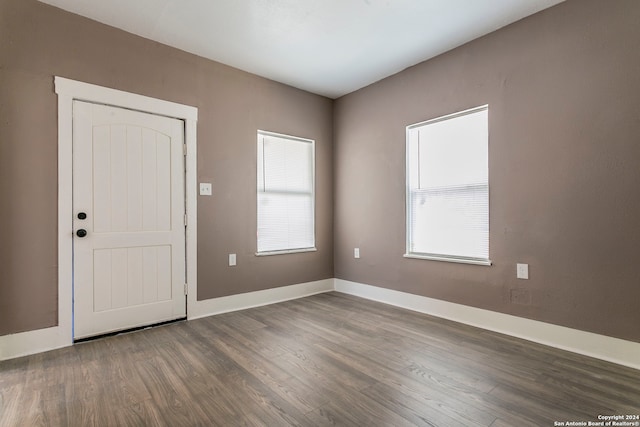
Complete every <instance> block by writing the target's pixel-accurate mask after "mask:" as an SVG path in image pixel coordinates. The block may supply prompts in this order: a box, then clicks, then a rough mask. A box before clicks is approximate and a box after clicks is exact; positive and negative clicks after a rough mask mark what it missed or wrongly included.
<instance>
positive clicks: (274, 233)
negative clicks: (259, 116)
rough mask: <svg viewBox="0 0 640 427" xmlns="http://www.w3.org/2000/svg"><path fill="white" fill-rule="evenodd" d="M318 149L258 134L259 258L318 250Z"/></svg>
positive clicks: (292, 139)
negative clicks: (315, 167)
mask: <svg viewBox="0 0 640 427" xmlns="http://www.w3.org/2000/svg"><path fill="white" fill-rule="evenodd" d="M314 146H315V142H314V141H312V140H310V139H304V138H297V137H293V136H287V135H279V134H275V133H271V132H264V131H258V252H257V255H271V254H278V253H289V252H304V251H312V250H315V231H314V199H315V197H314V188H315V186H314V176H315V173H314V148H315V147H314Z"/></svg>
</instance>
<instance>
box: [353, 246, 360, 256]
mask: <svg viewBox="0 0 640 427" xmlns="http://www.w3.org/2000/svg"><path fill="white" fill-rule="evenodd" d="M353 257H354V258H360V248H353Z"/></svg>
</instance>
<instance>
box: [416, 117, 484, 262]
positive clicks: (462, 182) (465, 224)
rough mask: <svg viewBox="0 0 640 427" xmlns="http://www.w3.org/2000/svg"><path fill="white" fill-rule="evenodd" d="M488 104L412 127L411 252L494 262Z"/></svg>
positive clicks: (423, 255)
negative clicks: (490, 259) (492, 259)
mask: <svg viewBox="0 0 640 427" xmlns="http://www.w3.org/2000/svg"><path fill="white" fill-rule="evenodd" d="M488 151H489V150H488V106H482V107H478V108H474V109H471V110H466V111H463V112H460V113H456V114H451V115H448V116H444V117H440V118H437V119H433V120H429V121H426V122H423V123H418V124H415V125H412V126H409V127H407V256H411V255H414V256H418V257H424V258H435V259H443V260H448V261H460V262H477V263H479V264H488V263H490V262H489V168H488Z"/></svg>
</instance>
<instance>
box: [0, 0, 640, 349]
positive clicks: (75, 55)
mask: <svg viewBox="0 0 640 427" xmlns="http://www.w3.org/2000/svg"><path fill="white" fill-rule="evenodd" d="M638 22H640V2H637V1H635V0H613V1H607V2H605V1H601V0H569V1H567V2H565V3H562V4H560V5H558V6H556V7H553V8H551V9H548V10H546V11H543V12H541V13H539V14H536V15H534V16H532V17H529V18H526V19H524V20H522V21H520V22H517V23H515V24H513V25H511V26H509V27H506V28H504V29H502V30H499V31H497V32H495V33H492V34H490V35H488V36H486V37H483V38H481V39H479V40H475V41H473V42H471V43H468V44H467V45H465V46H462V47H460V48H458V49H455V50H454V51H451V52H449V53H446V54H444V55H441V56H439V57H437V58H435V59H433V60H430V61H427V62H424V63H422V64H419V65H417V66H415V67H412V68H410V69H407V70H405V71H403V72H401V73H399V74H397V75H395V76H392V77H390V78H387V79H385V80H382V81H380V82H378V83H376V84H374V85H371V86H369V87H367V88H364V89H362V90H360V91H357V92H355V93H353V94H350V95H347V96H345V97H342V98H340V99H339V100H337V101H336V102H335V103H333V102H332V101H331V100H329V99H326V98H322V97H319V96H315V95H312V94H309V93H306V92H303V91H300V90H297V89H294V88H291V87H287V86H285V85H281V84H278V83H275V82H272V81H269V80H265V79H262V78H259V77H256V76H253V75H251V74H248V73H244V72H242V71H238V70H236V69H233V68H230V67H227V66H224V65H221V64H218V63H215V62H211V61H208V60H205V59H203V58H200V57H197V56H194V55H190V54H187V53H185V52H181V51H179V50H176V49H172V48H169V47H166V46H163V45H160V44H158V43H154V42H151V41H149V40H145V39H142V38H139V37H136V36H133V35H131V34H128V33H125V32H122V31H119V30H116V29H113V28H110V27H107V26H104V25H101V24H98V23H95V22H93V21H90V20H87V19H84V18H81V17H79V16H76V15H73V14H69V13H66V12H63V11H61V10H59V9H55V8H52V7H50V6H46V5H43V4H41V3H38V2H36V1H35V0H0V41H1V42H0V197H1V199H2V200H3V204H2V208H1V209H0V335H3V334H7V333H14V332H20V331H26V330H33V329H38V328H42V327H47V326H52V325H55V324H56V323H57V311H56V310H57V294H56V293H57V286H58V284H57V229H56V224H57V217H56V215H57V194H56V192H57V169H56V167H57V166H56V156H57V133H56V132H57V119H56V117H57V116H56V110H57V105H56V96H55V94H54V90H53V76H54V75H61V76H64V77H68V78H72V79H77V80H81V81H87V82H90V83H95V84H99V85H103V86H108V87H114V88H117V89H121V90H125V91H130V92H134V93H141V94H143V95H148V96H152V97H156V98H162V99H167V100H170V101H175V102H180V103H184V104H189V105H194V106H197V107H198V108H199V113H200V115H199V119H200V120H199V123H198V179H199V180H200V181H212V182H213V184H214V196H213V197H211V198H202V197H200V198H199V211H198V216H199V222H198V263H199V265H198V267H199V277H198V282H199V289H198V298H199V299H208V298H214V297H219V296H224V295H230V294H235V293H241V292H247V291H254V290H260V289H266V288H271V287H274V286H282V285H287V284H292V283H301V282H306V281H312V280H318V279H324V278H330V277H333V276H334V275H335V276H336V277H338V278H342V279H347V280H353V281H357V282H363V283H368V284H372V285H377V286H382V287H386V288H390V289H396V290H400V291H404V292H409V293H413V294H416V295H424V296H429V297H433V298H438V299H442V300H446V301H452V302H456V303H460V304H466V305H470V306H474V307H480V308H485V309H489V310H494V311H498V312H503V313H509V314H514V315H517V316H521V317H526V318H531V319H537V320H541V321H545V322H549V323H554V324H558V325H564V326H569V327H573V328H577V329H582V330H586V331H592V332H596V333H601V334H605V335H609V336H614V337H620V338H624V339H629V340H632V341H640V330H639V329H638V327H637V326H638V324H640V310H638V308H637V301H640V269H639V268H638V267H637V263H638V259H640V247H639V246H640V227H638V225H637V222H638V219H639V218H640V198H639V197H638V189H639V188H640V167H638V160H639V159H640V143H639V138H640V78H638V76H640V55H638V46H640V26H638V25H637V23H638ZM485 103H488V104H489V105H490V147H489V151H490V153H489V161H490V172H489V173H490V191H491V196H490V197H491V212H490V215H491V219H490V220H491V235H490V239H491V240H490V256H491V259H492V260H493V263H494V264H493V266H491V267H481V266H470V265H461V264H451V263H442V262H435V261H424V260H415V259H405V258H402V254H403V253H404V245H405V243H404V242H405V212H404V194H405V193H404V192H405V180H404V177H405V169H404V168H405V165H404V145H405V140H404V129H405V126H407V125H408V124H412V123H415V122H418V121H422V120H425V119H429V118H432V117H437V116H440V115H443V114H447V113H451V112H455V111H459V110H463V109H466V108H469V107H473V106H477V105H481V104H485ZM257 129H265V130H271V131H276V132H283V133H287V134H293V135H299V136H302V137H307V138H314V139H315V140H316V150H317V153H316V161H317V165H316V174H317V176H316V180H317V203H316V215H317V218H316V219H317V221H316V227H317V230H316V236H317V246H318V249H319V250H318V252H315V253H304V254H295V255H287V256H276V257H255V256H254V251H255V245H256V242H255V226H256V217H255V210H256V207H255V203H256V202H255V181H256V180H255V132H256V130H257ZM332 132H333V133H332ZM332 139H333V141H334V142H333V144H334V145H332ZM334 217H335V230H334ZM334 243H335V245H334ZM354 247H359V248H360V249H361V259H359V260H355V259H353V248H354ZM334 249H335V254H334ZM228 253H237V254H238V266H237V267H234V268H230V267H228V266H227V265H226V263H227V254H228ZM334 255H335V256H334ZM516 262H526V263H529V264H530V277H531V278H530V280H528V281H522V280H517V279H516V278H515V263H516ZM334 264H335V265H334ZM334 267H335V268H334ZM512 295H518V297H517V298H512ZM512 299H513V300H512Z"/></svg>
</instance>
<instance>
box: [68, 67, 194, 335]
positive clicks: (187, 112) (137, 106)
mask: <svg viewBox="0 0 640 427" xmlns="http://www.w3.org/2000/svg"><path fill="white" fill-rule="evenodd" d="M55 90H56V93H57V94H58V326H57V328H56V329H57V335H58V339H59V341H58V343H59V344H60V345H65V344H66V345H70V344H72V343H73V168H72V166H73V157H72V153H73V149H72V148H73V126H72V121H73V101H74V100H78V101H87V102H93V103H96V104H105V105H111V106H114V107H120V108H126V109H130V110H138V111H142V112H146V113H152V114H157V115H161V116H167V117H172V118H176V119H180V120H183V121H184V123H185V138H184V140H185V144H186V146H187V155H186V164H185V168H186V181H185V182H186V186H185V198H186V201H185V202H186V205H185V206H186V214H187V229H186V273H187V291H188V292H187V294H188V295H187V316H188V315H189V307H193V306H195V305H196V304H197V289H198V288H197V280H198V274H197V271H198V270H197V240H196V239H197V190H196V188H197V185H196V180H197V175H196V171H197V169H196V159H197V152H196V148H197V145H196V125H197V121H198V109H197V108H196V107H191V106H188V105H183V104H177V103H174V102H169V101H163V100H159V99H155V98H150V97H147V96H142V95H136V94H133V93H129V92H123V91H120V90H116V89H110V88H105V87H102V86H96V85H93V84H89V83H83V82H79V81H75V80H69V79H66V78H63V77H59V76H56V77H55Z"/></svg>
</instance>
